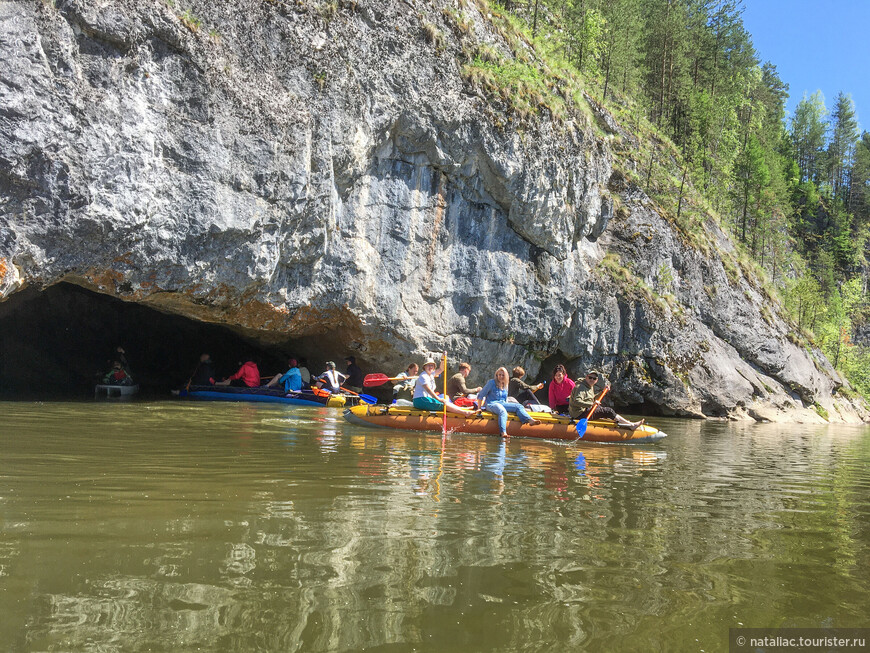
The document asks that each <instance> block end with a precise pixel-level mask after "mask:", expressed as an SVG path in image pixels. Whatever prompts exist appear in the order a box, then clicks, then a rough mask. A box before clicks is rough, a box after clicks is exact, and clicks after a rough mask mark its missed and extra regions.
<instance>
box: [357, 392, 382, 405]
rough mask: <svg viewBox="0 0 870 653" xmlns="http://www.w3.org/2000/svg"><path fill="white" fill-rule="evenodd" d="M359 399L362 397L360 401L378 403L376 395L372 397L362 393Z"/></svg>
mask: <svg viewBox="0 0 870 653" xmlns="http://www.w3.org/2000/svg"><path fill="white" fill-rule="evenodd" d="M359 399H360V401H362V402H364V403H367V404H376V403H378V400H377V398H376V397H372V396H371V395H364V394H360V396H359Z"/></svg>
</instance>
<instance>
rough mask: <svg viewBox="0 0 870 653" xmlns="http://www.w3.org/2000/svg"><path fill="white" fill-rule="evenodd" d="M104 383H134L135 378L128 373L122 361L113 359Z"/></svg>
mask: <svg viewBox="0 0 870 653" xmlns="http://www.w3.org/2000/svg"><path fill="white" fill-rule="evenodd" d="M103 385H133V378H132V377H131V376H130V375H129V374H127V371H126V370H125V369H124V366H123V365H122V364H121V361H119V360H116V361H112V369H110V370H109V371H108V372H107V373H106V375H105V376H104V377H103Z"/></svg>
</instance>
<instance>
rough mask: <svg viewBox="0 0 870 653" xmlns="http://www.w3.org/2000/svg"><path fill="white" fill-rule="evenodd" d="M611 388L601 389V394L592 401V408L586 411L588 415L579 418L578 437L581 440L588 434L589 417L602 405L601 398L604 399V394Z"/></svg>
mask: <svg viewBox="0 0 870 653" xmlns="http://www.w3.org/2000/svg"><path fill="white" fill-rule="evenodd" d="M608 390H610V387H609V386H608V387H606V388H604V390H602V391H601V394H600V395H598V397H597V398H596V399H595V401H593V402H592V408H590V409H589V412H588V413H586V417H583V418H581V419H578V420H577V439H578V440H579V439H580V438H582V437H583V436H584V435H586V427H587V426H588V425H589V418H590V417H592V413H594V412H595V409H596V408H598V407H599V406H600V405H601V400H602V399H604V395H606V394H607V391H608Z"/></svg>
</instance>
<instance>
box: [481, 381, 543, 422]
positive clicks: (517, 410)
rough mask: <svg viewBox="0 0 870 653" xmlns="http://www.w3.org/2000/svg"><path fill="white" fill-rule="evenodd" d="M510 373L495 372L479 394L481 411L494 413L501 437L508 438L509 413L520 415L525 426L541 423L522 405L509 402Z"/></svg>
mask: <svg viewBox="0 0 870 653" xmlns="http://www.w3.org/2000/svg"><path fill="white" fill-rule="evenodd" d="M509 381H510V379H509V377H508V371H507V369H506V368H504V367H500V368H498V369H497V370H496V371H495V376H494V377H493V378H491V379H490V380H489V381H487V382H486V385H484V386H483V389H482V390H481V391H480V392H478V393H477V403H478V405H479V406H480V410H486V411H489V412H490V413H493V414H494V415H495V416H496V417H497V418H498V430H499V432H500V433H501V437H503V438H505V437H507V420H508V418H507V416H508V413H513V414H514V415H518V416H519V418H520V421H521V422H522V423H523V424H529V425H531V426H535V425H536V424H540V422H539V421H538V420H536V419H534V418H533V417H532V416H531V415H529V413H528V412H527V411H526V409H525V408H523V406H522V405H521V404H518V403H516V402H513V401H508V383H509Z"/></svg>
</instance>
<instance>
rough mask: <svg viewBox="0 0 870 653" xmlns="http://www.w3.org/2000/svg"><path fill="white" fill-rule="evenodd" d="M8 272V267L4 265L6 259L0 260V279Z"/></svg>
mask: <svg viewBox="0 0 870 653" xmlns="http://www.w3.org/2000/svg"><path fill="white" fill-rule="evenodd" d="M8 271H9V266H8V265H6V259H5V258H0V279H2V278H3V277H5V276H6V273H7V272H8Z"/></svg>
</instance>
